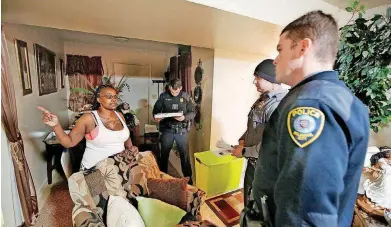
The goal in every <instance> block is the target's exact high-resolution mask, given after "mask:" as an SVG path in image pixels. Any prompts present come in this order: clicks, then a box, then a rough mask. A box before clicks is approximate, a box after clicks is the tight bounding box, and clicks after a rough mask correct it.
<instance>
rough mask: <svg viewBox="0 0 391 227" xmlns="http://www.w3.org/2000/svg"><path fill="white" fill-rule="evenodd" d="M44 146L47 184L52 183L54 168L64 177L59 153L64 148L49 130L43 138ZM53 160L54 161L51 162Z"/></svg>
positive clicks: (60, 153)
mask: <svg viewBox="0 0 391 227" xmlns="http://www.w3.org/2000/svg"><path fill="white" fill-rule="evenodd" d="M43 143H45V147H46V174H47V178H48V184H51V183H52V171H53V170H54V169H56V170H57V171H58V173H59V174H60V175H61V176H62V177H65V173H64V170H63V169H62V166H61V155H62V152H63V151H64V150H65V148H64V147H63V146H62V145H61V144H60V141H58V140H57V138H56V136H55V135H54V132H49V133H48V134H47V136H46V137H45V139H44V140H43ZM53 162H54V163H53Z"/></svg>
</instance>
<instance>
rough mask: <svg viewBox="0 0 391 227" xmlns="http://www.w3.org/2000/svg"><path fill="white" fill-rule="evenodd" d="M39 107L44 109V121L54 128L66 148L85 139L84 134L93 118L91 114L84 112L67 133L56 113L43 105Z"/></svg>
mask: <svg viewBox="0 0 391 227" xmlns="http://www.w3.org/2000/svg"><path fill="white" fill-rule="evenodd" d="M38 109H39V110H41V111H42V115H43V116H42V120H43V122H44V123H45V124H47V125H48V126H51V127H52V128H53V131H54V133H56V137H57V139H58V140H59V141H60V143H61V145H62V146H64V147H65V148H70V147H74V146H76V145H77V144H78V143H79V142H80V141H81V140H82V139H83V137H84V135H85V134H86V129H87V124H88V123H89V122H90V121H91V120H92V119H91V116H90V114H84V115H83V116H81V117H80V119H79V120H78V121H77V123H76V125H75V127H74V128H73V129H72V130H71V132H70V133H69V134H66V133H65V131H64V129H63V128H62V126H61V125H60V123H59V120H58V117H57V116H56V115H55V114H53V113H50V112H49V111H48V110H46V109H44V108H42V107H38Z"/></svg>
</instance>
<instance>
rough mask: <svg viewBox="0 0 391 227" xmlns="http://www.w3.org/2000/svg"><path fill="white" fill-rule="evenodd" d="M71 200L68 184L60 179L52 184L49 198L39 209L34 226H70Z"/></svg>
mask: <svg viewBox="0 0 391 227" xmlns="http://www.w3.org/2000/svg"><path fill="white" fill-rule="evenodd" d="M72 209H73V202H72V200H71V196H70V195H69V190H68V184H67V182H66V181H62V182H60V183H58V184H56V185H53V187H52V188H51V192H50V195H49V198H48V199H47V201H46V203H45V205H44V206H43V208H42V210H40V212H39V215H38V218H37V222H36V224H35V225H34V226H36V227H49V226H50V227H52V226H53V227H70V226H72Z"/></svg>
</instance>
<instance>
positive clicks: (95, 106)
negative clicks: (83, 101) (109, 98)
mask: <svg viewBox="0 0 391 227" xmlns="http://www.w3.org/2000/svg"><path fill="white" fill-rule="evenodd" d="M104 88H112V89H114V90H117V89H115V87H114V86H113V85H111V84H102V85H99V87H97V88H96V89H95V91H94V96H93V98H92V110H97V109H99V107H100V103H99V102H98V98H99V93H100V92H101V91H102V89H104Z"/></svg>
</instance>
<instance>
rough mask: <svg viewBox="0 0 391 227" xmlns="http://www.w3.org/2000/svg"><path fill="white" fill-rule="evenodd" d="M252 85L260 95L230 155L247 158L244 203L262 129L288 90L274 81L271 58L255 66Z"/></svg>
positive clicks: (274, 73) (249, 185)
mask: <svg viewBox="0 0 391 227" xmlns="http://www.w3.org/2000/svg"><path fill="white" fill-rule="evenodd" d="M254 85H255V86H256V88H257V91H258V92H260V93H261V96H260V97H259V99H258V100H257V101H256V102H255V103H254V104H253V106H252V107H251V110H250V112H249V114H248V120H247V130H246V132H245V133H244V134H243V136H242V137H241V138H240V139H239V145H238V146H235V150H233V151H232V155H234V156H236V157H238V158H240V157H242V156H245V157H246V158H247V159H248V162H247V168H246V173H245V177H244V204H247V201H248V196H249V189H250V188H251V186H252V183H253V180H254V170H255V164H256V160H257V159H258V152H259V148H260V146H261V140H262V135H263V130H264V128H265V125H266V123H267V122H268V120H269V118H270V116H271V115H272V113H273V111H274V110H275V109H276V108H277V106H278V104H279V103H280V101H281V99H282V98H283V97H284V96H285V94H286V93H287V92H288V91H287V90H286V89H283V88H282V87H281V85H280V84H279V83H277V82H276V67H275V66H274V64H273V60H272V59H266V60H264V61H262V62H261V63H259V65H258V66H257V67H256V68H255V71H254Z"/></svg>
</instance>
